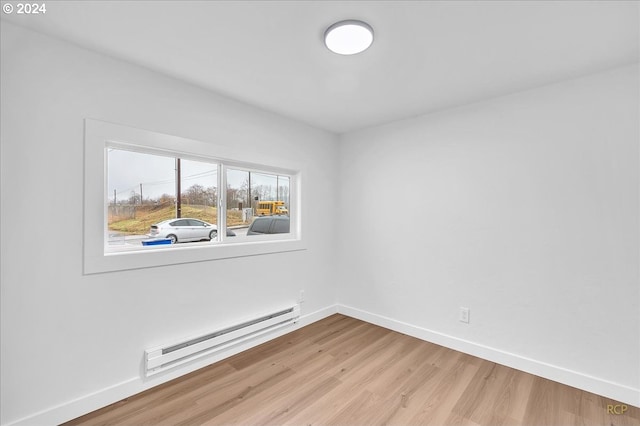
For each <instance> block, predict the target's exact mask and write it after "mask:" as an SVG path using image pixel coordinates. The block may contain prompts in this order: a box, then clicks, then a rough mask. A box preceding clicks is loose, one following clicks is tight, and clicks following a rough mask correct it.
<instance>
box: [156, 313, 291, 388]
mask: <svg viewBox="0 0 640 426" xmlns="http://www.w3.org/2000/svg"><path fill="white" fill-rule="evenodd" d="M299 318H300V306H299V305H293V306H290V307H287V308H284V309H278V310H275V311H272V312H270V313H266V314H262V315H256V316H255V317H253V318H251V319H248V320H245V321H241V322H239V323H237V324H234V325H230V326H228V327H224V328H222V329H219V330H215V331H212V332H210V333H206V334H203V335H199V336H196V337H192V338H189V339H184V340H182V341H180V342H178V343H173V344H170V345H165V346H161V347H157V348H153V349H147V350H146V351H145V365H146V371H145V374H146V376H147V377H148V376H152V375H154V374H157V373H160V372H162V371H165V370H168V369H170V368H174V367H177V366H179V365H182V364H184V363H187V362H190V361H193V360H195V359H198V358H202V357H204V356H209V355H212V354H215V353H217V352H220V351H222V350H224V349H227V348H229V347H231V346H233V345H237V344H239V343H242V342H245V341H247V340H249V339H252V338H255V337H258V336H262V335H265V334H267V333H271V332H273V331H275V330H278V329H280V328H282V327H286V326H289V325H292V324H295V323H297V322H298V319H299Z"/></svg>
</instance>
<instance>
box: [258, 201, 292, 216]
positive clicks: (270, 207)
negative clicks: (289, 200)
mask: <svg viewBox="0 0 640 426" xmlns="http://www.w3.org/2000/svg"><path fill="white" fill-rule="evenodd" d="M256 214H257V215H258V216H268V215H273V214H278V215H281V214H285V215H288V214H289V210H287V207H286V206H285V205H284V201H260V202H258V208H257V209H256Z"/></svg>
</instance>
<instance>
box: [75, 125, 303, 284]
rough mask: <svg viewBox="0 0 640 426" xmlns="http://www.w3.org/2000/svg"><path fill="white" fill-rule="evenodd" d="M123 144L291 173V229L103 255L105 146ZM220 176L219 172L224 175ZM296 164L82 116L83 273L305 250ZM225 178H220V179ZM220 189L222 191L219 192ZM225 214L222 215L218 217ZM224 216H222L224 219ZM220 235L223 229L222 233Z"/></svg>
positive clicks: (299, 174)
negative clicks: (264, 234)
mask: <svg viewBox="0 0 640 426" xmlns="http://www.w3.org/2000/svg"><path fill="white" fill-rule="evenodd" d="M108 146H111V147H117V146H121V147H123V146H126V147H129V148H136V147H137V148H138V149H140V150H142V151H144V152H154V151H155V152H164V153H165V154H168V155H177V156H183V157H184V158H191V159H206V160H208V161H220V162H221V163H222V164H223V166H222V167H223V168H224V167H234V168H235V167H237V168H242V169H247V168H249V169H252V170H259V171H262V172H274V173H282V174H287V175H289V176H291V182H290V195H291V216H290V217H291V233H290V234H281V235H269V236H252V237H251V240H250V241H248V240H246V239H242V240H240V241H238V242H234V241H232V240H227V239H225V238H224V236H222V241H221V242H218V243H216V244H211V243H190V244H185V245H184V246H180V247H174V246H170V247H166V246H149V247H145V248H144V249H142V250H125V251H120V252H119V251H117V250H116V251H112V252H108V253H105V241H106V233H107V230H106V217H107V169H106V162H107V158H106V148H107V147H108ZM223 175H224V174H223ZM303 175H304V170H303V167H302V166H301V165H300V164H292V163H291V162H288V161H286V160H284V159H281V158H274V157H268V156H265V155H263V153H256V152H253V151H248V150H242V149H238V148H231V147H229V146H223V145H219V144H215V143H205V142H200V141H196V140H192V139H186V138H182V137H178V136H171V135H166V134H161V133H156V132H151V131H148V130H142V129H136V128H132V127H127V126H122V125H118V124H113V123H107V122H104V121H99V120H93V119H86V120H85V138H84V212H83V217H84V224H83V229H84V246H83V254H84V259H83V268H84V274H96V273H103V272H113V271H122V270H129V269H140V268H150V267H157V266H164V265H175V264H181V263H191V262H202V261H210V260H217V259H226V258H233V257H243V256H255V255H261V254H268V253H279V252H288V251H296V250H304V249H306V245H305V244H304V242H303V240H302V235H303V233H302V226H301V224H302V221H301V216H302V202H301V201H302V197H301V193H300V186H301V180H302V177H303ZM222 180H224V179H222ZM221 193H222V191H221ZM223 216H224V215H223ZM223 220H224V219H223ZM221 234H223V233H221Z"/></svg>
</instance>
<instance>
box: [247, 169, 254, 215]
mask: <svg viewBox="0 0 640 426" xmlns="http://www.w3.org/2000/svg"><path fill="white" fill-rule="evenodd" d="M248 173H249V189H248V192H249V193H248V194H247V201H249V207H251V209H253V202H252V201H251V200H252V197H251V172H248Z"/></svg>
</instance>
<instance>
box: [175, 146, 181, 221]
mask: <svg viewBox="0 0 640 426" xmlns="http://www.w3.org/2000/svg"><path fill="white" fill-rule="evenodd" d="M180 181H181V177H180V159H179V158H176V218H181V217H182V199H181V195H180V194H181V192H182V189H180Z"/></svg>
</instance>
